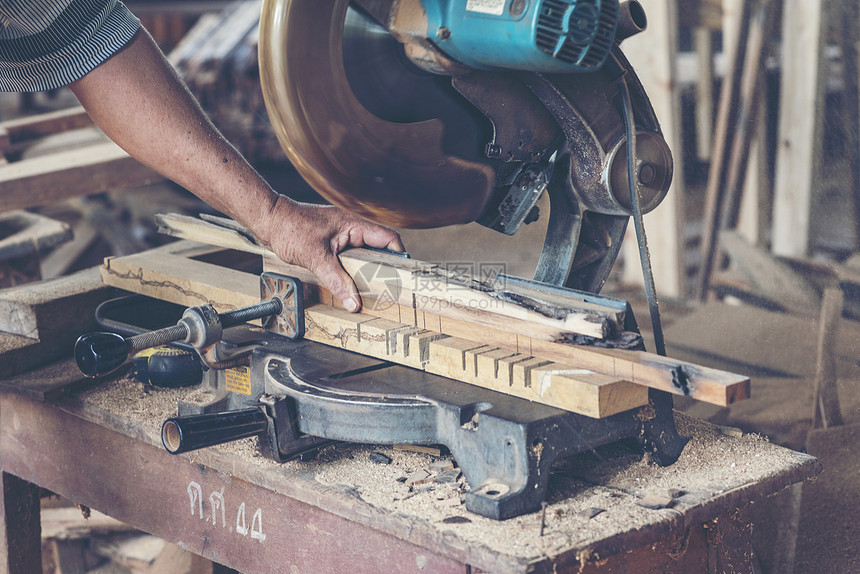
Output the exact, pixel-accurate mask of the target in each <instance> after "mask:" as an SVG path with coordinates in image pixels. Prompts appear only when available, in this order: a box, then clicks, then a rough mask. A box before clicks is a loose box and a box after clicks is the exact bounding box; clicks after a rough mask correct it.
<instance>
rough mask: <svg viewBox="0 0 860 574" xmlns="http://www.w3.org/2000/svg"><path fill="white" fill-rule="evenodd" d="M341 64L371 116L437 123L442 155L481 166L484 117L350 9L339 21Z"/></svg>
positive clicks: (487, 130) (487, 132)
mask: <svg viewBox="0 0 860 574" xmlns="http://www.w3.org/2000/svg"><path fill="white" fill-rule="evenodd" d="M343 64H344V71H345V72H346V77H347V81H348V82H349V85H350V87H351V88H352V92H353V94H355V97H356V98H357V99H358V101H359V102H360V103H361V104H362V105H363V106H364V107H365V109H367V110H368V111H369V112H370V113H372V114H373V115H375V116H377V117H378V118H381V119H383V120H386V121H389V122H393V123H398V124H410V123H416V122H422V121H428V120H439V121H441V122H442V124H443V125H444V126H445V129H444V131H443V134H442V149H443V150H444V151H445V152H446V153H449V154H452V155H455V156H457V157H461V158H467V159H470V160H472V161H476V162H480V161H484V160H486V158H485V156H484V155H483V150H484V147H485V145H486V143H487V142H488V141H490V140H491V139H492V135H493V127H492V125H491V124H490V123H489V121H488V120H487V118H486V116H484V115H483V114H482V113H480V112H479V111H478V110H477V109H476V108H475V107H474V106H473V105H472V104H471V103H469V102H468V100H466V99H465V98H464V97H463V96H462V95H461V94H460V93H459V92H457V91H456V90H455V89H454V87H453V86H452V84H451V77H450V76H446V75H439V74H432V73H430V72H427V71H425V70H422V69H421V68H419V67H418V66H416V65H415V64H413V63H412V61H411V60H410V59H409V58H408V57H407V56H406V52H405V50H404V47H403V44H401V43H400V42H399V41H397V40H396V39H395V38H394V37H393V36H391V34H390V33H389V32H388V30H386V29H385V28H383V27H382V26H380V25H379V24H378V23H377V22H376V21H374V20H373V19H372V18H371V17H370V16H368V15H367V14H365V13H364V11H363V10H361V9H360V8H356V7H355V6H353V5H350V7H349V8H348V9H347V12H346V18H345V20H344V27H343Z"/></svg>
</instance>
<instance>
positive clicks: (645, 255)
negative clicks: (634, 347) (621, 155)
mask: <svg viewBox="0 0 860 574" xmlns="http://www.w3.org/2000/svg"><path fill="white" fill-rule="evenodd" d="M619 91H620V92H621V107H622V111H623V114H624V127H625V129H626V130H627V184H628V185H629V186H630V205H631V208H632V211H633V226H634V228H635V229H636V242H637V243H638V244H639V260H640V261H641V262H642V276H643V278H644V279H645V297H646V298H647V299H648V310H649V312H650V313H651V330H652V331H653V333H654V347H655V348H656V350H657V354H658V355H662V356H664V357H665V356H666V342H665V341H664V339H663V325H662V323H661V322H660V308H659V305H658V304H657V289H656V287H655V286H654V272H653V271H652V269H651V255H650V253H649V252H648V239H647V238H646V237H645V223H644V222H643V220H642V206H641V205H640V203H639V188H638V186H637V184H636V169H635V168H636V128H635V126H634V125H633V105H632V104H631V102H630V90H629V89H628V88H627V81H626V78H621V80H620V81H619Z"/></svg>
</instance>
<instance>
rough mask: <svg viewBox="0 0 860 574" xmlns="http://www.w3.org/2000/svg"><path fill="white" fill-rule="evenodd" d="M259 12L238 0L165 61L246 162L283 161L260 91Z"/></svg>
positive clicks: (207, 17) (205, 20)
mask: <svg viewBox="0 0 860 574" xmlns="http://www.w3.org/2000/svg"><path fill="white" fill-rule="evenodd" d="M260 9H261V2H260V0H240V1H238V2H234V3H231V4H230V5H228V6H227V7H226V8H224V9H223V10H222V11H221V12H219V13H209V14H204V15H203V16H201V17H200V19H199V20H198V21H197V23H196V24H195V25H194V27H193V28H192V29H191V30H189V32H188V33H187V34H186V35H185V37H184V38H183V39H182V41H181V42H180V43H179V44H178V45H177V46H176V48H174V49H173V50H172V51H171V52H170V54H169V56H168V60H170V62H171V63H172V64H173V66H174V67H175V68H176V69H177V71H179V73H180V75H181V76H182V77H183V79H184V80H185V82H186V83H187V84H188V87H189V88H190V89H191V92H192V93H193V94H194V95H195V96H196V97H197V99H198V100H199V101H200V104H201V105H202V106H203V109H204V110H205V111H206V113H207V114H209V116H210V117H211V118H212V121H213V123H215V125H216V126H218V129H220V130H221V131H222V132H223V133H224V135H225V136H226V137H227V139H228V140H229V141H230V142H231V143H233V145H235V146H236V147H237V148H238V149H239V150H240V151H241V152H242V153H243V154H244V155H245V157H247V158H248V160H249V161H251V162H252V163H259V162H279V161H286V159H285V156H284V153H283V151H282V150H281V147H280V145H279V144H278V141H277V138H276V137H275V135H274V132H273V131H272V128H271V125H270V123H269V116H268V115H267V113H266V105H265V102H264V101H263V91H262V88H261V87H260V70H259V65H258V63H257V38H258V32H259V22H260Z"/></svg>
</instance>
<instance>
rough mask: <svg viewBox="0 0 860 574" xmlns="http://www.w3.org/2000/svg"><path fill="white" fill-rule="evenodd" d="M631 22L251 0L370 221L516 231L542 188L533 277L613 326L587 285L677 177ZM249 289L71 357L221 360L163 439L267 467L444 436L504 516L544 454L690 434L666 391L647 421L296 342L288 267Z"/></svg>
mask: <svg viewBox="0 0 860 574" xmlns="http://www.w3.org/2000/svg"><path fill="white" fill-rule="evenodd" d="M644 27H645V15H644V12H643V10H642V8H641V6H640V5H639V4H638V3H636V2H625V3H621V4H619V3H618V1H617V0H435V1H433V0H356V1H354V2H349V1H348V0H266V1H265V2H264V5H263V12H262V19H261V25H260V44H259V50H260V69H261V79H262V84H263V93H264V96H265V99H266V104H267V108H268V111H269V115H270V118H271V121H272V124H273V126H274V128H275V131H276V133H277V135H278V138H279V140H280V142H281V144H282V146H283V148H284V150H285V151H286V153H287V155H288V157H289V159H290V160H291V161H292V163H293V164H294V165H295V167H296V169H297V170H298V171H299V173H300V174H301V175H302V176H303V177H304V178H305V179H306V180H307V181H308V182H309V183H310V184H311V185H312V186H313V187H314V188H315V189H316V190H317V191H318V192H319V193H320V194H321V195H322V196H323V197H324V198H326V199H327V200H329V201H331V202H332V203H334V204H336V205H338V206H340V207H342V208H344V209H346V210H348V211H350V212H352V213H356V214H358V215H361V216H363V217H365V218H367V219H370V220H373V221H376V222H379V223H382V224H387V225H392V226H397V227H418V228H427V227H441V226H446V225H452V224H460V223H468V222H471V221H477V222H479V223H481V224H482V225H485V226H487V227H490V228H492V229H495V230H497V231H500V232H502V233H505V234H508V235H511V234H514V233H515V232H516V231H517V230H518V229H519V228H520V226H521V225H523V224H527V223H529V222H531V221H533V220H535V219H536V218H537V217H538V207H537V202H538V199H539V198H540V197H541V195H542V194H544V193H547V194H548V195H549V199H550V214H549V223H548V228H547V235H546V241H545V244H544V247H543V250H542V252H541V254H540V259H539V263H538V266H537V271H536V274H535V278H534V282H539V283H540V288H541V289H543V290H549V291H551V290H552V289H559V290H563V291H564V295H565V296H569V295H570V293H571V291H569V290H568V289H566V288H573V289H576V290H578V291H579V292H581V293H580V295H579V296H582V297H584V299H583V300H584V301H585V300H588V301H590V302H591V303H599V304H601V305H605V306H607V307H614V308H617V309H618V310H623V311H625V312H626V313H625V317H626V319H625V321H626V322H625V324H624V325H623V326H621V328H622V329H623V330H624V331H625V332H635V331H637V328H636V324H635V320H634V319H633V315H632V312H630V309H629V305H628V304H627V303H626V302H624V301H620V300H615V299H610V298H603V297H599V296H597V295H594V294H595V293H597V292H598V291H599V290H600V289H601V287H602V286H603V284H604V282H605V281H606V278H607V275H608V274H609V271H610V269H611V267H612V264H613V262H614V260H615V258H616V256H617V253H618V249H619V247H620V245H621V240H622V237H623V235H624V232H625V229H626V226H627V222H628V219H629V218H630V216H631V214H632V215H633V216H634V219H635V220H636V221H637V222H638V223H641V214H642V213H644V212H647V211H649V210H651V209H653V208H654V207H656V206H657V204H659V202H660V201H661V200H662V199H663V197H664V196H665V195H666V193H667V191H668V188H669V184H670V182H671V178H672V157H671V153H670V151H669V149H668V147H667V145H666V143H665V141H664V139H663V137H662V135H661V133H660V128H659V125H658V122H657V119H656V117H655V115H654V112H653V110H652V108H651V106H650V103H649V101H648V98H647V96H646V94H645V92H644V90H643V88H642V86H641V84H640V83H639V81H638V79H637V78H636V76H635V74H634V73H633V71H632V69H631V67H630V64H629V63H628V62H627V60H626V59H625V58H624V56H623V54H622V53H621V51H620V49H619V47H618V43H619V42H620V41H621V40H623V39H625V38H626V37H628V36H630V35H631V34H633V33H636V32H638V31H641V30H642V29H643V28H644ZM507 281H510V282H511V285H516V284H517V282H525V283H529V281H528V280H523V279H518V278H507ZM534 282H532V284H530V285H531V286H533V285H537V283H534ZM530 285H526V287H527V288H530ZM261 286H262V287H261V289H262V296H261V299H263V301H264V302H263V303H261V304H260V305H257V306H254V307H249V308H246V309H242V310H238V311H231V312H229V313H226V314H224V315H219V314H218V313H216V312H215V310H214V309H213V308H211V307H209V306H201V307H199V308H193V309H189V310H188V311H186V312H185V314H184V315H183V318H182V319H181V320H180V321H179V323H178V324H177V325H176V326H174V327H169V328H166V329H162V330H160V331H155V332H152V333H143V334H138V335H135V336H133V337H130V338H128V339H123V338H122V337H119V336H113V338H111V336H109V335H107V334H104V333H103V334H94V335H93V336H85V337H82V339H81V340H80V341H79V344H78V346H77V347H76V356H77V358H78V364H79V365H80V366H81V368H82V370H84V372H86V373H87V374H89V375H97V374H102V373H104V372H106V371H107V370H110V369H112V368H115V367H116V366H118V365H119V364H121V363H122V362H123V361H124V360H125V358H126V356H127V354H128V353H129V352H135V351H138V350H140V349H143V348H147V347H151V346H153V345H155V344H159V343H164V342H167V341H176V340H184V341H185V342H186V343H190V344H192V345H193V346H194V347H195V349H196V350H197V352H198V354H199V355H200V357H201V359H202V360H203V361H204V362H205V363H207V364H208V365H209V366H211V367H214V368H215V369H216V370H214V371H210V376H209V381H208V382H204V383H203V384H202V385H201V393H198V394H200V395H201V396H206V397H207V398H206V399H205V400H203V401H200V402H194V401H185V402H183V403H180V415H182V416H180V417H177V418H174V419H170V420H168V421H166V422H165V424H164V427H163V434H162V438H163V441H164V445H165V447H166V448H167V449H168V450H170V451H171V452H174V453H178V452H184V451H187V450H190V449H194V448H200V447H202V446H207V445H209V444H217V443H219V442H224V441H225V440H235V439H237V438H241V437H244V436H251V435H260V436H261V437H265V439H262V438H261V445H262V447H263V449H264V452H266V454H268V456H270V457H271V458H273V459H275V460H280V461H282V460H286V459H289V458H291V457H295V456H297V455H298V454H300V453H302V452H305V451H306V450H307V449H313V448H317V447H318V446H319V445H320V444H321V441H324V440H327V439H335V440H352V441H358V442H376V443H383V444H384V443H389V444H390V443H397V442H412V443H426V442H438V443H444V444H446V445H447V446H449V447H450V448H451V451H452V453H453V454H454V456H455V457H456V458H457V460H458V462H459V464H460V466H461V467H462V468H463V472H464V474H465V476H466V478H467V480H468V481H469V484H470V485H471V490H470V491H469V492H468V493H467V496H466V505H467V508H469V509H470V510H472V511H474V512H477V513H480V514H483V515H486V516H491V517H493V518H497V519H504V518H509V517H512V516H517V515H520V514H522V513H524V512H529V511H532V510H535V509H536V508H538V507H539V505H540V502H541V501H542V500H543V499H544V497H545V495H546V489H547V482H548V475H549V468H550V465H551V464H552V462H553V460H555V459H556V458H557V457H559V456H563V455H567V454H572V453H576V452H582V451H584V450H588V449H591V448H595V447H597V446H599V445H602V444H606V443H608V442H612V441H616V440H619V439H623V438H638V439H640V440H642V441H644V442H646V443H648V444H649V446H650V448H651V450H652V452H653V453H654V455H655V456H656V459H657V461H658V462H660V463H661V464H671V463H672V462H674V461H675V460H676V459H677V457H678V456H679V455H680V453H681V450H682V449H683V447H684V444H685V442H686V441H685V439H683V438H681V437H679V436H678V434H677V432H676V430H675V427H674V421H673V418H672V399H671V397H670V395H668V394H667V393H664V392H661V391H655V390H653V389H651V390H650V391H649V400H650V406H649V408H650V411H649V413H648V416H643V415H642V414H641V413H639V412H638V411H637V410H629V411H626V412H620V413H618V414H615V415H612V416H609V417H607V418H602V419H594V418H589V417H587V416H583V415H579V414H575V413H572V412H566V411H561V410H559V409H555V408H550V407H547V406H545V405H540V404H537V403H532V402H530V401H525V400H523V399H518V398H515V397H511V396H507V395H504V394H500V393H496V392H494V391H489V390H485V389H481V388H478V387H473V386H471V385H465V384H463V383H458V382H456V381H452V380H450V379H446V378H444V377H439V376H436V375H431V374H429V373H427V372H424V371H421V370H416V369H410V368H407V367H403V366H399V365H396V364H392V363H391V362H386V361H382V360H379V359H374V358H372V357H366V356H362V355H359V354H356V353H350V352H347V351H343V350H340V349H334V348H330V347H326V346H325V345H320V344H318V343H314V342H312V341H306V340H301V321H302V317H303V312H302V310H301V301H302V296H301V284H300V282H296V281H295V278H291V277H281V276H277V275H274V276H273V275H267V274H264V275H263V277H261ZM258 317H269V319H267V323H266V325H268V327H267V329H266V331H265V333H264V334H263V335H262V336H261V335H260V332H259V329H250V328H248V327H247V326H244V328H243V327H241V326H240V327H233V328H232V329H228V330H224V327H229V326H230V325H237V324H242V323H244V322H245V321H247V320H250V319H253V318H258ZM273 325H274V326H273ZM284 325H287V328H286V330H285V329H284V328H283V326H284ZM243 329H244V330H243ZM134 333H135V331H134V330H133V329H132V330H130V331H126V332H125V333H123V334H125V335H134ZM228 333H229V334H228ZM284 335H286V336H284ZM88 337H89V338H88ZM243 337H244V338H246V339H251V340H255V342H256V343H257V344H258V346H257V348H256V350H254V351H253V355H252V356H251V358H250V371H248V372H246V376H247V378H246V379H242V380H241V381H240V382H239V383H236V382H235V381H234V382H233V383H232V386H231V382H230V380H229V377H230V376H231V375H230V373H229V372H228V371H224V370H217V369H221V368H224V367H230V366H232V365H233V364H235V361H234V359H235V358H236V357H238V356H239V354H237V355H233V354H232V353H233V352H234V350H239V349H241V347H242V345H243V344H244V343H243ZM640 342H641V341H640ZM231 349H232V350H231ZM240 354H241V353H240ZM678 373H679V377H680V376H681V375H682V374H683V373H682V372H681V371H680V370H679V371H678ZM682 383H683V381H682ZM213 397H215V398H214V399H213ZM249 401H250V402H249ZM479 414H480V416H481V421H482V422H481V426H480V432H475V430H476V428H477V427H470V426H469V425H470V424H471V423H472V421H473V420H476V417H477V416H478V415H479ZM538 447H539V448H538ZM535 452H538V454H537V455H536V454H535ZM540 453H543V454H540Z"/></svg>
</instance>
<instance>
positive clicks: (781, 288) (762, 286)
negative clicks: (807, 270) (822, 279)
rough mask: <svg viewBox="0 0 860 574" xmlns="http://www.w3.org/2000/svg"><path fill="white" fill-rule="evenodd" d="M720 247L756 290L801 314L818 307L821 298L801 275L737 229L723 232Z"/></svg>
mask: <svg viewBox="0 0 860 574" xmlns="http://www.w3.org/2000/svg"><path fill="white" fill-rule="evenodd" d="M720 246H721V247H722V248H723V249H724V250H725V252H726V253H727V254H728V256H729V258H730V259H731V261H732V262H733V263H734V264H735V265H736V266H737V268H738V269H739V270H740V271H741V272H742V273H743V274H744V275H745V276H746V277H747V278H748V279H749V280H750V281H751V282H752V283H753V285H754V286H755V287H756V289H757V291H759V292H761V293H767V294H768V295H769V297H771V298H773V299H775V300H777V301H780V302H781V303H782V305H783V306H784V307H786V308H787V309H790V310H792V311H795V312H798V313H801V314H808V313H809V312H810V310H811V309H817V308H818V306H819V304H820V301H821V298H820V296H819V295H818V293H817V292H816V291H815V289H814V288H813V287H812V286H811V285H810V284H809V283H808V282H807V281H806V280H805V279H804V277H803V276H802V275H800V274H798V273H796V272H795V271H793V270H792V269H791V267H790V266H789V265H788V264H786V263H783V262H782V261H780V260H779V259H777V258H775V257H774V256H773V255H771V254H770V253H768V252H767V251H765V250H764V249H762V248H760V247H757V246H754V245H750V243H749V242H748V241H747V240H746V239H744V238H743V237H742V236H741V235H740V234H739V233H738V232H736V231H728V230H726V231H723V232H722V233H720Z"/></svg>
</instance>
